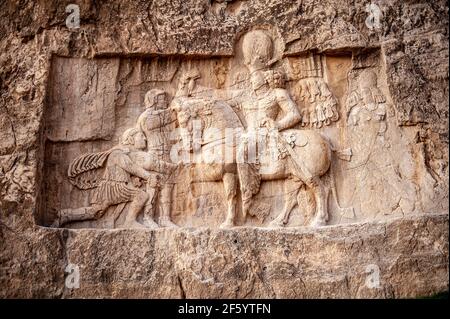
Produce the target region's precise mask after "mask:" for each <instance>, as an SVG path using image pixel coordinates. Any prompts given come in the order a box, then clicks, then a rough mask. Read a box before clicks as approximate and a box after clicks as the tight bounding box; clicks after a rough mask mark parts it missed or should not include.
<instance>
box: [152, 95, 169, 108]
mask: <svg viewBox="0 0 450 319" xmlns="http://www.w3.org/2000/svg"><path fill="white" fill-rule="evenodd" d="M154 105H155V109H157V110H161V109H165V108H167V97H166V94H165V93H162V94H159V95H157V96H155V104H154Z"/></svg>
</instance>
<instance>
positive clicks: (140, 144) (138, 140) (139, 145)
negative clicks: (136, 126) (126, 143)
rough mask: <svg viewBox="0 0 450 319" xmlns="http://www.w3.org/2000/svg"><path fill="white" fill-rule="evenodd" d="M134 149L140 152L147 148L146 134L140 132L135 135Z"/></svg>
mask: <svg viewBox="0 0 450 319" xmlns="http://www.w3.org/2000/svg"><path fill="white" fill-rule="evenodd" d="M134 147H135V148H136V149H138V150H143V149H145V148H146V147H147V139H146V138H145V135H144V133H142V132H138V133H136V134H135V135H134Z"/></svg>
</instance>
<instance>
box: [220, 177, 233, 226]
mask: <svg viewBox="0 0 450 319" xmlns="http://www.w3.org/2000/svg"><path fill="white" fill-rule="evenodd" d="M223 186H224V188H225V196H226V200H227V206H228V211H227V216H226V218H225V221H224V222H223V223H222V224H221V225H220V227H221V228H227V227H233V226H234V218H235V216H236V190H237V177H236V174H234V173H225V174H224V175H223Z"/></svg>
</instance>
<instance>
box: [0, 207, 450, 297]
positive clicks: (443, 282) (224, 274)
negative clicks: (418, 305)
mask: <svg viewBox="0 0 450 319" xmlns="http://www.w3.org/2000/svg"><path fill="white" fill-rule="evenodd" d="M37 228H38V229H36V232H35V233H28V234H18V233H17V232H13V231H11V229H8V228H7V227H6V226H5V225H4V224H2V225H1V227H0V235H1V239H2V241H1V242H2V243H12V242H14V243H15V244H14V245H13V246H12V245H10V244H6V245H5V246H4V247H2V249H1V250H0V251H1V253H0V260H2V275H1V276H0V283H1V285H2V287H3V289H2V290H1V293H0V297H2V298H5V297H7V298H11V297H20V298H23V297H40V298H86V297H88V298H397V297H402V298H404V297H416V296H427V295H432V294H435V293H439V292H442V291H446V290H448V214H427V215H424V216H408V217H404V218H399V219H391V220H389V221H384V222H378V223H363V224H349V225H339V226H329V227H323V228H320V229H316V230H311V229H308V228H286V229H263V228H253V227H237V228H233V229H231V230H221V229H210V228H198V229H194V228H180V229H176V230H171V229H160V230H145V229H143V230H141V229H139V230H136V229H135V230H127V229H123V230H88V229H81V230H67V229H66V230H61V229H52V228H43V227H37ZM12 256H15V257H14V258H12ZM69 264H72V265H77V266H78V267H79V270H80V288H78V289H70V288H67V287H65V284H64V282H65V274H64V269H66V267H67V265H69ZM378 271H379V278H380V287H379V288H376V287H374V288H370V287H371V281H370V279H371V278H373V277H370V276H373V275H374V272H378ZM66 278H67V274H66ZM30 282H32V283H33V284H32V285H31V284H30ZM372 287H373V285H372Z"/></svg>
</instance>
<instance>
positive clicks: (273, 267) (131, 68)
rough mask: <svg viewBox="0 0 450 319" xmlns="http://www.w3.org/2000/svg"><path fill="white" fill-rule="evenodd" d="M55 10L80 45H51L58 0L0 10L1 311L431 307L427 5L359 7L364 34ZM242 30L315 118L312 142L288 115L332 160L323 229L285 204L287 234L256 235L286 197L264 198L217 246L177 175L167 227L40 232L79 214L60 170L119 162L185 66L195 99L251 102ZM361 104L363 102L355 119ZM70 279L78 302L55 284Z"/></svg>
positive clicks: (222, 200)
mask: <svg viewBox="0 0 450 319" xmlns="http://www.w3.org/2000/svg"><path fill="white" fill-rule="evenodd" d="M72 2H73V3H74V4H77V5H78V6H79V14H80V25H79V28H69V27H68V24H67V17H68V16H69V14H71V13H70V10H69V11H66V7H67V5H68V4H69V3H68V2H67V1H59V0H44V1H39V3H36V2H35V1H27V0H26V1H14V0H10V1H3V2H2V3H1V4H0V286H1V287H2V289H1V290H0V297H2V298H14V297H35V298H36V297H45V298H73V297H93V298H97V297H112V298H114V297H124V298H132V297H144V298H164V297H173V298H184V297H185V298H195V297H199V298H263V297H267V298H327V297H345V298H346V297H349V298H363V297H370V298H371V297H376V298H403V297H416V296H424V295H430V294H433V293H437V292H441V291H445V290H448V174H449V171H448V167H449V166H448V123H449V122H448V114H449V113H448V98H449V96H448V66H449V63H448V4H447V2H446V1H433V2H428V1H421V0H416V1H400V0H398V1H384V0H380V1H377V2H376V5H377V6H378V8H379V10H381V20H380V21H379V22H380V23H379V25H377V26H375V27H374V26H373V23H374V21H375V22H376V19H375V20H370V17H371V15H372V18H373V15H374V14H375V13H374V12H376V9H374V8H372V9H370V7H368V6H367V5H368V3H367V1H363V0H356V1H342V0H326V1H320V2H317V1H315V0H306V1H284V0H257V1H245V0H217V1H216V0H192V1H184V0H157V1H151V2H147V1H139V0H129V1H121V0H113V1H108V2H107V3H101V4H100V3H98V2H96V1H89V0H88V1H72ZM368 19H369V20H368ZM254 30H264V32H266V34H267V35H268V36H269V37H270V39H271V40H272V42H273V60H274V61H272V62H273V64H271V65H266V66H265V70H264V72H265V73H264V75H272V78H271V80H272V81H274V79H275V77H276V76H275V75H276V72H275V71H276V70H278V69H283V70H284V71H286V78H285V80H286V84H285V86H284V88H283V89H284V90H285V91H283V92H285V94H286V95H287V96H288V97H290V98H292V100H293V101H294V102H295V103H296V104H298V105H299V106H301V108H299V110H300V111H305V110H308V111H311V110H312V111H311V112H315V110H316V109H320V107H323V106H320V105H319V104H318V103H316V101H313V99H312V98H311V99H309V97H306V96H305V95H304V94H305V93H304V92H305V90H304V88H307V90H309V91H308V92H311V90H312V89H311V88H314V87H316V86H317V87H320V88H321V90H322V91H321V92H322V95H321V96H320V97H321V98H322V97H323V98H324V99H325V100H326V101H327V102H329V103H330V104H329V105H330V109H329V110H330V113H331V114H333V115H331V114H330V115H327V116H329V118H327V119H323V120H322V122H323V123H326V124H323V123H322V122H321V121H319V120H317V118H316V119H312V118H308V120H307V121H306V118H307V116H306V113H305V112H303V113H302V121H303V122H301V123H297V126H295V129H298V130H303V129H305V127H308V128H309V127H310V128H311V129H312V130H316V131H320V132H321V133H323V134H324V135H326V136H327V137H328V138H329V139H330V142H332V144H333V145H334V146H335V147H337V149H338V150H339V151H341V150H344V149H347V153H345V152H344V153H341V154H339V155H340V156H341V157H342V156H343V157H344V158H345V157H346V160H344V161H341V160H338V159H333V161H332V162H331V169H332V170H333V174H334V175H333V176H332V177H334V178H335V180H336V188H337V193H338V195H337V197H338V198H340V199H341V201H342V202H343V203H344V204H345V206H348V207H349V208H350V207H351V208H354V210H351V211H350V210H346V211H345V213H339V212H340V210H339V209H338V207H337V206H336V205H330V216H329V218H328V220H327V221H326V222H327V223H328V225H329V226H325V227H319V228H307V227H303V225H307V224H308V223H309V222H310V221H311V220H312V219H313V217H312V216H313V215H314V212H315V209H316V208H317V204H314V201H316V202H317V198H316V199H314V198H313V194H312V193H311V192H309V191H305V190H304V189H303V188H302V189H301V190H300V192H299V194H298V197H297V198H296V205H297V206H295V207H296V208H294V210H293V212H292V214H291V216H290V219H289V215H288V223H287V226H291V227H288V228H274V229H271V228H264V227H266V226H268V225H269V224H271V223H272V222H273V221H274V220H276V217H277V216H281V213H282V211H283V201H284V200H285V199H286V196H287V194H290V193H291V190H290V189H289V188H288V187H285V184H282V183H281V182H274V183H272V182H268V181H264V183H263V184H262V185H261V189H260V190H259V193H258V194H256V201H255V202H256V203H257V205H256V206H254V207H253V208H252V209H251V210H250V212H249V215H248V216H247V219H246V220H245V219H244V217H243V214H242V210H243V208H242V207H241V206H239V205H238V209H237V213H236V219H235V223H236V224H237V225H239V226H242V225H244V226H245V227H236V228H230V229H224V230H221V229H218V228H217V226H218V225H220V224H221V223H222V222H223V219H224V218H225V215H227V214H226V213H225V212H226V209H227V205H226V195H224V194H225V193H226V190H225V191H224V189H223V186H222V183H221V182H217V181H215V182H208V183H204V184H201V183H198V184H196V185H190V184H188V183H187V180H188V177H186V176H185V175H180V176H178V180H176V181H175V183H176V185H177V186H175V190H174V194H173V200H172V202H171V204H172V210H171V212H170V214H171V218H172V220H173V221H174V222H176V223H177V224H179V225H180V226H184V227H182V228H181V229H177V230H171V229H158V230H145V229H144V230H141V229H100V228H114V227H115V226H116V225H115V224H114V222H113V223H112V227H111V226H110V225H109V224H108V222H109V221H110V220H109V219H108V220H106V221H105V220H100V221H98V223H97V221H94V222H89V221H88V222H81V223H79V224H76V223H75V224H72V225H66V226H67V227H68V228H83V227H90V228H98V229H64V228H49V227H48V226H50V225H51V224H52V223H53V222H54V221H55V220H56V216H58V214H59V211H60V210H61V209H75V208H78V207H82V206H87V205H88V201H89V200H90V195H89V196H88V195H86V194H85V193H84V192H83V191H80V190H79V189H77V188H76V187H75V186H73V185H72V184H71V183H70V182H69V179H68V176H67V171H68V166H69V164H70V162H71V161H72V160H73V159H74V158H76V157H77V156H79V155H81V154H85V153H89V152H100V151H105V150H108V149H110V148H111V147H114V146H116V145H118V143H119V140H120V137H121V136H122V134H123V132H124V131H125V130H126V129H128V128H129V127H131V126H132V125H134V124H135V123H136V121H137V119H138V117H139V116H140V114H142V112H143V111H144V107H143V105H144V104H145V101H144V99H145V96H146V92H148V91H149V90H151V89H155V88H157V89H163V90H165V92H167V96H168V97H169V98H170V99H172V98H174V97H175V95H177V93H179V92H180V89H179V84H180V83H181V82H182V81H181V80H182V79H183V78H184V77H185V74H186V71H189V70H190V69H191V68H192V69H193V68H197V69H198V70H200V73H201V78H200V79H199V84H200V85H199V86H198V87H197V93H198V91H199V92H200V93H199V94H201V90H204V91H208V92H209V90H214V92H215V93H216V92H219V93H221V92H220V91H221V90H225V91H226V90H229V89H230V88H232V87H237V88H239V89H244V90H245V89H248V88H251V85H250V82H249V81H248V79H247V78H246V77H248V74H249V73H250V71H251V68H252V67H255V65H252V63H256V62H255V61H253V62H252V63H249V64H248V65H244V63H243V61H244V60H245V50H244V49H243V44H242V42H243V40H242V38H243V37H245V35H246V34H249V33H251V32H252V31H254ZM311 78H314V81H315V82H314V81H311ZM276 80H279V79H276ZM246 81H247V82H246ZM275 82H276V81H275ZM280 82H281V81H280ZM277 84H279V83H277ZM280 86H281V84H280ZM205 88H206V89H205ZM277 89H280V88H277ZM367 91H369V92H370V94H372V96H373V97H376V103H369V104H364V103H365V102H364V101H363V102H361V101H359V102H358V97H359V98H361V97H360V95H363V92H367ZM277 92H280V90H278V91H277ZM286 92H287V93H286ZM355 96H356V98H355ZM355 101H356V102H355ZM358 103H360V104H358ZM361 103H362V104H361ZM318 105H319V106H318ZM369 106H370V107H369ZM361 108H362V109H364V108H367V109H369V111H367V112H365V111H364V110H363V112H360V109H361ZM308 114H309V113H308ZM311 114H313V113H311ZM314 114H315V113H314ZM238 115H239V116H242V114H238ZM335 115H339V116H335ZM308 116H309V115H308ZM222 120H223V119H222ZM319 124H320V125H322V124H323V125H324V126H323V127H322V126H321V127H320V128H318V127H314V125H316V126H318V125H319ZM297 144H298V145H302V141H299V140H297ZM306 144H307V143H305V145H306ZM299 147H302V146H299ZM348 149H351V152H350V151H348ZM312 159H313V160H314V158H312ZM330 174H331V173H330ZM297 190H298V189H297ZM238 193H239V194H238V199H242V198H241V197H242V194H241V193H243V190H239V191H238ZM158 204H159V203H158ZM161 207H162V205H161ZM122 208H123V207H122ZM127 209H128V208H127V207H126V208H125V210H124V212H127ZM156 214H157V215H158V214H161V212H160V211H158V212H156ZM158 216H159V215H158ZM107 217H108V218H109V217H110V216H109V215H108V214H107ZM122 217H123V216H122ZM139 218H142V216H141V217H139ZM139 220H141V219H139ZM118 221H119V223H123V222H124V221H123V218H122V219H121V218H119V219H118ZM105 225H107V226H105ZM255 226H258V227H255ZM299 226H301V227H299ZM74 265H75V266H76V267H79V270H80V288H78V289H72V288H68V287H67V286H68V285H67V283H66V281H67V279H68V278H70V274H69V275H68V272H70V269H72V268H71V267H72V266H74ZM68 269H69V270H68ZM378 272H379V278H380V284H379V286H377V285H376V280H375V281H374V278H375V277H376V276H377V274H378ZM374 276H375V277H374ZM374 285H375V286H376V287H374ZM69 286H70V285H69ZM370 287H372V288H370Z"/></svg>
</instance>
